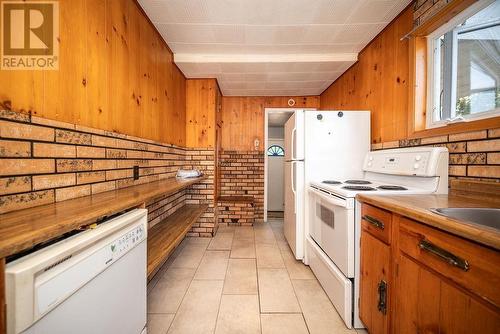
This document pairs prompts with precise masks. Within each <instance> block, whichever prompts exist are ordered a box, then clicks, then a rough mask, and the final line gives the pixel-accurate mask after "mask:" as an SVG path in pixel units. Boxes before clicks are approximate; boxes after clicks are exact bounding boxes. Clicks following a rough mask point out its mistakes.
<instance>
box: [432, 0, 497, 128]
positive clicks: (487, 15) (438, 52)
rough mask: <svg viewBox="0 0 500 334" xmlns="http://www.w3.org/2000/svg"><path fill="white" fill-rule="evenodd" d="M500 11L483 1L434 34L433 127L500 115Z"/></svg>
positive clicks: (495, 2) (492, 3)
mask: <svg viewBox="0 0 500 334" xmlns="http://www.w3.org/2000/svg"><path fill="white" fill-rule="evenodd" d="M499 13H500V0H496V1H493V2H492V1H484V2H478V3H477V4H476V5H474V6H471V7H470V8H469V9H467V10H465V11H464V12H462V13H461V14H460V15H459V16H457V17H456V18H455V19H453V20H452V21H450V22H449V24H446V25H445V26H443V27H441V28H439V29H438V30H436V32H434V33H432V34H431V35H429V36H428V39H427V40H428V43H429V47H428V50H429V63H428V64H429V75H428V78H429V79H428V80H429V82H428V96H429V100H428V108H427V109H428V110H430V111H431V112H429V113H428V114H427V115H428V118H427V127H428V128H431V127H437V126H442V125H446V124H449V123H455V122H462V121H466V120H474V119H482V118H488V117H494V116H498V115H500V15H499Z"/></svg>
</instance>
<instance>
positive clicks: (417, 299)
mask: <svg viewBox="0 0 500 334" xmlns="http://www.w3.org/2000/svg"><path fill="white" fill-rule="evenodd" d="M362 216H363V219H362V221H361V228H362V232H361V268H360V269H361V270H360V271H361V277H360V317H361V320H362V321H363V322H364V324H365V325H366V326H367V329H368V331H369V332H370V334H378V333H395V334H396V333H397V334H405V333H412V334H413V333H439V334H454V333H464V334H465V333H481V334H489V333H498V332H499V328H500V288H499V287H500V252H498V251H496V250H494V249H491V248H488V247H484V246H482V245H480V244H477V243H474V242H471V241H468V240H465V239H463V238H460V237H457V236H454V235H452V234H450V233H447V232H445V231H442V230H438V229H435V228H433V227H430V226H427V225H425V224H423V223H421V222H417V221H414V220H410V219H407V218H405V217H402V216H400V215H397V214H393V213H390V212H388V211H385V210H382V209H379V208H377V207H374V206H370V205H366V204H363V208H362ZM367 216H368V219H367ZM371 218H374V219H375V221H373V219H371ZM381 226H383V227H384V228H381ZM387 227H389V228H387ZM384 288H385V291H384ZM383 292H385V295H384V293H383ZM384 301H386V307H387V311H386V313H385V314H384V312H381V311H380V309H383V308H382V307H381V305H383V304H384V303H383V302H384Z"/></svg>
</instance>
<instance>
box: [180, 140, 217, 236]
mask: <svg viewBox="0 0 500 334" xmlns="http://www.w3.org/2000/svg"><path fill="white" fill-rule="evenodd" d="M185 168H188V169H190V168H196V169H199V170H201V171H202V172H203V173H204V174H205V175H207V176H208V179H206V180H205V181H203V182H201V183H199V184H195V185H193V186H191V187H190V188H189V189H187V190H186V203H187V204H208V205H209V206H208V209H207V211H205V213H204V214H203V215H201V217H200V218H199V219H198V221H197V222H196V223H194V225H193V228H192V229H191V231H190V232H189V234H188V235H189V236H200V237H211V236H213V235H214V234H215V231H216V230H217V210H216V208H215V207H214V203H215V199H214V191H215V190H214V180H215V175H214V170H215V153H214V150H213V149H207V148H189V149H186V165H185Z"/></svg>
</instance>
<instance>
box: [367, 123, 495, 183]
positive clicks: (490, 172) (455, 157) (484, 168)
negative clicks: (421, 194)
mask: <svg viewBox="0 0 500 334" xmlns="http://www.w3.org/2000/svg"><path fill="white" fill-rule="evenodd" d="M411 146H444V147H447V148H448V150H449V153H450V159H449V176H450V179H469V180H470V179H474V180H481V181H489V182H500V159H499V158H500V128H498V129H490V130H481V131H471V132H464V133H457V134H450V135H445V136H437V137H430V138H416V139H404V140H399V141H393V142H387V143H379V144H373V145H372V149H374V150H379V149H387V148H397V147H411Z"/></svg>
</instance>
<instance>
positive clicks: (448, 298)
mask: <svg viewBox="0 0 500 334" xmlns="http://www.w3.org/2000/svg"><path fill="white" fill-rule="evenodd" d="M398 262H399V265H398V270H397V272H398V274H397V281H398V282H397V286H398V291H397V293H396V295H397V298H396V299H397V300H396V308H395V312H394V320H395V321H394V325H395V330H394V333H398V334H405V333H411V334H415V333H446V334H451V333H453V334H455V333H458V334H460V333H463V334H466V333H481V334H489V333H498V328H500V315H499V313H498V312H497V311H495V310H494V307H493V306H489V305H488V304H487V303H485V302H483V301H480V300H478V299H476V298H475V297H471V296H470V295H469V294H467V293H466V292H465V291H463V290H462V289H460V288H458V287H456V286H455V285H453V283H448V281H447V280H445V279H444V278H442V277H441V276H439V275H437V274H434V273H432V272H431V271H429V270H427V269H426V268H425V267H424V266H422V265H420V264H419V263H417V262H415V261H413V260H412V259H410V258H408V257H407V256H406V255H400V257H399V261H398Z"/></svg>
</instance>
